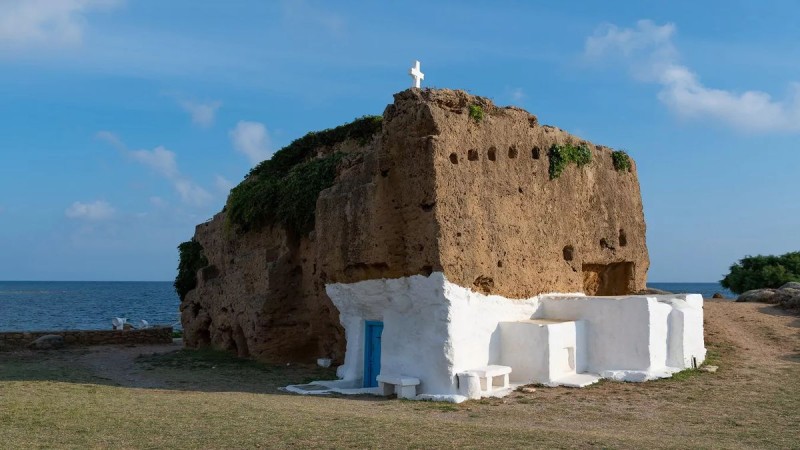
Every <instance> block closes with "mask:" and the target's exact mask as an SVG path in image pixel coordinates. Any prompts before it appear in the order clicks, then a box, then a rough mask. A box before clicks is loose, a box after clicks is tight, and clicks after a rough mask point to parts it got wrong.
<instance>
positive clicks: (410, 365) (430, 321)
mask: <svg viewBox="0 0 800 450" xmlns="http://www.w3.org/2000/svg"><path fill="white" fill-rule="evenodd" d="M326 291H327V293H328V296H329V297H330V298H331V300H332V301H333V303H334V305H335V306H336V307H337V308H338V309H339V316H340V320H341V322H342V325H343V326H344V328H345V336H346V338H347V350H346V354H345V361H344V364H343V365H342V366H340V367H339V368H338V371H337V374H338V375H339V377H340V378H342V379H343V380H346V381H347V380H349V381H351V382H352V383H353V385H357V386H360V385H361V382H362V377H363V371H364V322H365V321H367V320H377V321H383V323H384V329H383V335H382V339H381V373H385V374H391V375H406V376H413V377H416V378H419V379H420V380H421V384H420V385H419V392H420V393H422V394H438V395H455V394H457V393H458V388H457V377H456V374H457V373H459V372H463V371H467V370H470V369H476V368H479V367H482V366H486V365H489V364H504V360H509V359H513V358H510V357H508V356H507V355H509V352H512V353H513V352H516V351H520V352H526V353H527V354H535V352H540V354H544V355H545V357H544V358H545V360H547V368H546V369H545V372H547V373H550V374H552V373H556V372H557V371H558V369H557V368H556V367H554V366H557V365H558V364H560V363H559V362H558V358H554V357H553V358H550V357H548V356H547V355H550V354H552V355H556V353H558V352H561V351H563V348H564V346H566V345H568V343H569V342H572V341H574V342H575V363H576V369H577V372H578V373H582V372H586V371H588V372H593V373H603V372H608V373H609V374H610V375H609V376H613V377H616V378H622V379H639V378H641V379H647V378H651V377H654V376H661V375H663V374H664V373H666V372H665V368H667V367H668V366H673V367H677V368H685V367H689V364H691V358H692V357H693V356H694V357H696V358H697V359H698V363H699V362H702V360H703V359H704V357H705V349H704V346H703V340H702V335H703V328H702V326H703V322H702V298H700V297H699V296H632V297H586V296H583V294H566V295H555V294H550V295H543V296H537V297H533V298H529V299H522V300H512V299H507V298H505V297H501V296H496V295H488V296H487V295H483V294H481V293H477V292H473V291H471V290H469V289H467V288H464V287H461V286H458V285H456V284H453V283H450V282H449V281H447V279H446V278H445V276H444V274H442V273H441V272H436V273H433V274H431V275H430V276H428V277H424V276H421V275H414V276H411V277H406V278H398V279H390V280H385V279H381V280H366V281H361V282H358V283H351V284H329V285H327V286H326ZM542 318H547V319H558V320H569V321H581V322H579V324H577V325H574V327H575V328H574V330H572V331H570V330H569V326H566V327H564V329H563V330H562V329H560V328H558V329H555V328H554V331H553V333H554V335H553V336H551V337H549V338H545V339H544V340H541V341H540V342H539V341H536V342H532V341H530V340H528V339H530V336H528V337H527V338H526V333H525V332H520V333H519V335H517V336H514V333H513V332H508V333H506V334H505V335H504V334H503V331H502V330H503V326H502V325H501V324H502V323H504V322H516V321H521V320H528V319H542ZM570 333H572V334H570ZM548 340H549V341H548ZM548 342H552V343H553V345H555V347H553V348H549V347H548V346H549V345H550V344H549V343H548ZM515 349H518V350H515ZM504 352H505V355H506V356H504ZM687 361H688V364H687ZM504 365H511V367H512V369H513V368H514V365H513V364H504ZM676 365H677V366H676ZM520 371H522V372H525V373H533V371H534V369H533V368H530V367H529V368H528V369H524V370H523V369H522V368H520ZM613 371H617V372H614V373H611V372H613ZM620 371H621V372H620ZM618 372H619V373H618ZM631 374H633V375H631ZM524 376H527V375H524ZM626 377H627V378H626ZM637 377H638V378H637ZM512 379H518V377H517V376H516V373H515V372H512ZM545 381H547V380H542V381H541V382H545Z"/></svg>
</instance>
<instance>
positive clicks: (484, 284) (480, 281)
mask: <svg viewBox="0 0 800 450" xmlns="http://www.w3.org/2000/svg"><path fill="white" fill-rule="evenodd" d="M472 285H473V286H475V288H476V289H477V290H479V291H481V292H483V293H484V294H488V293H490V292H491V291H492V288H494V279H493V278H491V277H487V276H483V275H480V276H479V277H478V278H475V281H474V282H473V283H472Z"/></svg>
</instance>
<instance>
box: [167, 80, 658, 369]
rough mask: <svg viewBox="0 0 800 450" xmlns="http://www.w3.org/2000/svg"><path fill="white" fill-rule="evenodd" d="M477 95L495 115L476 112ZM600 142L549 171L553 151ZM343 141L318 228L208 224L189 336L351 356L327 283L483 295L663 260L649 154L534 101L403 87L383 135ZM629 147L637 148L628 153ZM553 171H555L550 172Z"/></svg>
mask: <svg viewBox="0 0 800 450" xmlns="http://www.w3.org/2000/svg"><path fill="white" fill-rule="evenodd" d="M470 107H473V109H474V108H475V107H479V108H480V109H481V110H482V111H483V118H482V119H481V120H475V118H474V117H471V116H470ZM555 146H570V148H579V149H583V151H585V152H588V153H590V161H589V162H588V163H586V164H584V165H581V166H579V165H577V164H568V165H567V167H566V169H565V170H564V171H563V173H561V174H560V176H558V177H551V175H550V174H551V169H550V164H551V161H550V159H551V158H550V151H551V148H554V147H555ZM335 147H336V148H319V149H318V150H317V154H318V155H325V154H330V153H331V152H332V151H338V152H342V153H343V154H345V155H346V157H345V158H344V159H343V160H342V163H341V164H340V166H339V168H338V173H337V176H336V180H335V183H334V184H333V186H331V187H330V188H328V189H325V190H323V191H322V192H321V194H320V195H319V198H318V199H317V203H316V210H315V225H314V230H313V231H311V232H310V233H308V234H305V235H301V234H299V233H296V232H293V231H292V230H288V229H286V228H284V227H281V226H277V225H276V226H265V227H263V228H260V229H255V230H249V231H247V232H241V230H237V228H236V227H235V226H231V225H230V224H229V223H226V211H225V210H223V211H222V212H221V213H219V214H217V215H216V216H215V217H214V218H213V219H212V220H210V221H209V222H206V223H203V224H200V225H198V226H197V229H196V232H195V236H194V239H195V240H196V241H197V242H199V243H200V244H201V245H202V247H203V249H204V253H205V257H206V258H207V259H208V266H207V267H205V268H203V269H202V270H200V271H199V273H198V282H197V287H196V288H195V289H194V290H191V291H189V292H188V294H187V295H186V297H185V299H184V300H183V302H182V304H181V311H182V316H181V317H182V322H183V326H184V332H185V342H186V344H187V345H189V346H202V345H213V346H216V347H221V348H225V349H229V350H231V351H236V352H237V353H238V354H239V355H243V356H244V355H251V356H255V357H257V358H259V359H264V360H275V361H312V360H313V359H315V358H319V357H329V358H332V359H333V360H334V361H335V362H340V361H341V358H342V356H343V354H344V348H345V341H344V335H343V330H342V328H341V326H340V324H339V320H338V312H337V311H336V309H335V307H334V306H333V304H332V303H331V301H330V299H329V298H328V297H327V295H326V294H325V285H326V284H328V283H334V282H337V283H352V282H356V281H361V280H367V279H375V278H399V277H403V276H410V275H415V274H423V275H428V274H430V273H432V272H435V271H441V272H443V273H444V274H445V276H446V277H447V278H448V280H450V281H451V282H453V283H456V284H459V285H461V286H465V287H468V288H470V289H472V290H475V291H480V292H482V293H485V294H497V295H502V296H505V297H509V298H526V297H531V296H534V295H537V294H542V293H550V292H585V293H587V294H591V295H621V294H629V293H633V292H637V291H641V290H642V289H644V288H645V280H646V274H647V269H648V266H649V260H648V255H647V248H646V245H645V222H644V216H643V213H642V203H641V194H640V191H639V184H638V180H637V175H636V166H635V164H634V163H633V161H632V160H631V161H630V164H629V166H626V167H624V170H619V169H618V168H615V163H614V158H612V150H611V149H610V148H607V147H603V146H600V145H594V144H592V143H589V142H587V141H585V140H583V139H581V138H579V137H576V136H573V135H570V134H569V133H567V132H565V131H563V130H560V129H558V128H555V127H551V126H546V125H545V126H542V125H540V124H539V123H538V120H537V119H536V117H535V116H533V115H531V114H529V113H527V112H526V111H524V110H521V109H518V108H513V107H507V108H500V107H497V106H495V105H494V104H492V102H490V101H489V100H488V99H485V98H481V97H475V96H471V95H469V94H467V93H465V92H462V91H451V90H427V89H426V90H418V89H410V90H407V91H403V92H400V93H398V94H396V95H395V100H394V103H393V104H391V105H389V106H388V107H387V108H386V110H385V112H384V115H383V125H382V130H381V131H380V132H379V133H378V134H376V135H375V136H374V137H373V139H372V140H371V141H369V142H356V141H353V140H348V141H344V142H341V143H338V144H336V145H335ZM626 158H627V156H626ZM551 178H552V179H551Z"/></svg>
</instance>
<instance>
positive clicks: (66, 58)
mask: <svg viewBox="0 0 800 450" xmlns="http://www.w3.org/2000/svg"><path fill="white" fill-rule="evenodd" d="M555 3H559V4H555ZM798 15H800V4H798V3H797V2H792V1H781V0H774V1H770V2H757V1H750V2H745V1H725V2H722V1H720V2H713V1H712V2H688V1H673V2H640V1H619V2H612V3H609V2H595V1H573V2H522V1H517V2H511V1H508V2H505V1H498V2H485V1H482V2H472V1H457V2H456V1H453V2H427V3H408V2H348V1H341V2H335V3H334V2H321V1H311V0H307V1H285V2H280V1H275V2H266V1H244V0H240V1H236V0H231V1H225V2H223V1H203V2H198V1H183V0H170V1H168V2H166V1H160V0H137V1H134V0H128V1H124V0H0V119H2V122H0V123H1V125H0V279H5V280H171V279H172V278H173V277H174V273H175V266H176V264H177V253H176V250H175V246H176V245H177V244H178V243H179V242H181V241H184V240H186V239H187V238H189V237H190V236H191V235H192V233H193V230H194V225H195V224H196V223H199V222H202V221H204V220H206V219H207V218H210V217H211V216H212V215H213V214H214V213H215V212H217V211H218V210H219V209H221V207H222V205H223V204H224V202H225V198H226V193H227V189H229V188H230V186H231V185H235V184H236V183H238V182H239V181H240V180H241V179H242V177H243V176H244V174H246V173H247V171H248V170H249V168H250V167H251V166H252V165H253V163H254V162H256V161H258V160H260V159H263V158H265V157H268V156H269V155H270V154H271V153H272V152H273V151H275V150H276V149H279V148H280V147H282V146H284V145H286V144H287V143H289V142H291V140H293V139H295V138H297V137H299V136H301V135H303V134H304V133H306V132H307V131H311V130H317V129H321V128H327V127H331V126H335V125H338V124H341V123H344V122H347V121H349V120H352V119H353V118H355V117H358V116H361V115H364V114H380V113H382V111H383V109H384V107H385V106H386V104H388V103H389V102H391V100H392V94H393V93H395V92H398V91H401V90H403V89H405V88H407V87H408V86H409V83H410V80H409V78H408V76H407V74H406V73H407V70H408V67H409V65H410V63H411V61H413V60H414V59H419V60H420V61H422V70H423V72H425V74H426V78H425V81H424V83H423V85H424V86H433V87H447V88H458V89H466V90H468V91H470V92H472V93H474V94H478V95H483V96H487V97H490V98H492V99H494V101H495V102H496V103H499V104H501V105H506V104H513V105H517V106H521V107H523V108H525V109H527V110H528V111H530V112H532V113H534V114H536V115H538V116H539V119H540V121H541V122H542V123H547V124H553V125H556V126H559V127H561V128H564V129H566V130H568V131H570V132H572V133H575V134H578V135H580V136H582V137H584V138H587V139H590V140H592V141H594V142H597V143H602V144H605V145H609V146H612V147H615V148H623V149H626V150H627V151H628V152H629V153H630V154H631V155H632V156H633V157H634V158H635V159H636V161H637V164H638V169H639V178H640V183H641V187H642V195H643V198H644V207H645V218H646V220H647V224H648V229H647V239H648V246H649V249H650V258H651V270H650V275H649V279H650V280H651V281H662V282H663V281H715V280H718V279H719V278H720V277H721V276H722V275H723V274H724V273H725V272H726V270H727V267H728V266H729V265H730V264H731V263H732V262H734V261H736V260H737V259H739V258H741V257H742V256H744V255H746V254H758V253H783V252H787V251H794V250H798V249H800V232H798V231H799V230H800V202H798V196H797V192H798V189H797V187H798V186H799V185H800V182H798V172H797V168H798V167H800V149H799V148H798V145H797V144H798V134H800V87H798V86H800V85H798V84H796V83H797V82H798V81H800V46H798V45H797V42H798V38H800V23H798V22H797V21H796V20H790V18H793V17H798Z"/></svg>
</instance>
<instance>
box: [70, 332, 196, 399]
mask: <svg viewBox="0 0 800 450" xmlns="http://www.w3.org/2000/svg"><path fill="white" fill-rule="evenodd" d="M181 348H183V345H182V343H181V342H180V341H177V342H173V343H172V344H161V345H141V346H135V347H121V346H98V347H91V348H89V349H88V352H86V353H84V354H82V355H80V356H78V357H77V358H76V359H75V364H77V365H80V366H83V367H84V368H85V369H88V370H89V371H90V372H91V373H92V374H93V375H94V376H95V377H97V378H102V379H106V380H109V381H111V382H112V383H114V384H118V385H120V386H126V387H134V388H166V387H167V383H165V382H164V380H163V379H161V378H160V377H157V376H155V374H152V373H148V371H146V370H144V368H142V367H141V365H139V364H136V358H138V357H139V356H143V355H152V354H155V353H167V352H174V351H177V350H180V349H181Z"/></svg>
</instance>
